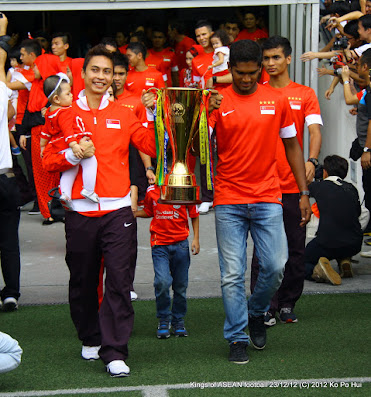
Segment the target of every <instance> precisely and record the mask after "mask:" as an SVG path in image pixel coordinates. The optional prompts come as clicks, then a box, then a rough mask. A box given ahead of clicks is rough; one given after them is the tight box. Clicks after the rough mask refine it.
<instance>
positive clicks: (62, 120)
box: [40, 76, 99, 209]
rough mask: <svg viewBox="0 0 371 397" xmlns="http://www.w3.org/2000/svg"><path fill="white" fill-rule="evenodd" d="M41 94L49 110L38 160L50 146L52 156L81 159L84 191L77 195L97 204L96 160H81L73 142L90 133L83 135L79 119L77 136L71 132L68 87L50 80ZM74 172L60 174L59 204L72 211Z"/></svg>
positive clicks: (56, 78)
mask: <svg viewBox="0 0 371 397" xmlns="http://www.w3.org/2000/svg"><path fill="white" fill-rule="evenodd" d="M44 93H45V95H46V96H47V98H48V101H49V102H50V103H51V106H50V107H49V108H48V109H47V111H46V113H45V126H44V129H43V131H42V132H41V136H42V138H41V139H40V148H41V157H42V153H43V151H44V149H45V146H46V145H47V144H48V143H49V144H50V145H53V147H54V150H55V152H56V153H59V152H64V151H66V150H72V152H73V154H74V155H75V156H76V157H77V158H79V159H81V161H80V165H81V166H82V168H83V181H84V187H83V189H82V190H81V195H82V196H83V197H85V198H86V199H88V200H90V201H92V202H94V203H98V202H99V197H98V195H97V194H96V193H95V192H94V189H95V180H96V176H97V159H96V157H95V156H92V157H89V158H87V159H83V156H84V154H83V151H82V148H81V147H80V145H79V144H78V143H77V139H79V140H80V139H81V138H83V137H84V136H90V135H91V133H90V132H86V131H85V128H84V125H83V122H82V120H81V119H80V118H76V124H77V127H78V129H79V130H80V132H78V133H76V131H74V130H73V123H74V120H73V115H72V112H71V105H72V99H73V97H72V93H71V86H70V84H69V83H68V81H67V80H66V79H64V78H63V76H50V77H48V78H47V79H46V80H45V82H44ZM68 147H69V148H68ZM78 168H79V167H78V166H76V167H72V168H70V169H69V170H67V171H64V172H63V173H62V176H61V180H60V190H61V197H60V201H61V202H62V204H63V205H64V206H65V207H66V208H67V209H73V208H72V204H71V191H72V186H73V183H74V181H75V178H76V175H77V172H78Z"/></svg>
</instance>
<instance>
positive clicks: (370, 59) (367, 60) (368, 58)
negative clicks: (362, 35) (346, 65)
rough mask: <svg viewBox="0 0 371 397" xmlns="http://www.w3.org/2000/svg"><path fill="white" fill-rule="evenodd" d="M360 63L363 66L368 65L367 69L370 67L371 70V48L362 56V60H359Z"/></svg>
mask: <svg viewBox="0 0 371 397" xmlns="http://www.w3.org/2000/svg"><path fill="white" fill-rule="evenodd" d="M359 63H360V64H361V65H367V67H368V68H369V69H371V48H369V49H368V50H366V51H365V52H364V53H363V54H362V56H361V58H360V60H359Z"/></svg>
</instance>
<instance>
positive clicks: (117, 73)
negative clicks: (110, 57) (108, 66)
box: [113, 66, 128, 91]
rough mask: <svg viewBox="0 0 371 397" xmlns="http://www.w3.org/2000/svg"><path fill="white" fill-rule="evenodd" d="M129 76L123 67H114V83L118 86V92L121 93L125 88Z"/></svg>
mask: <svg viewBox="0 0 371 397" xmlns="http://www.w3.org/2000/svg"><path fill="white" fill-rule="evenodd" d="M127 75H128V72H127V70H126V69H125V68H124V67H123V66H115V67H114V69H113V81H114V83H115V85H116V88H117V91H120V90H122V89H123V88H124V85H125V81H126V77H127Z"/></svg>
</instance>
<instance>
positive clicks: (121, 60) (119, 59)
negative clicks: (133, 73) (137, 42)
mask: <svg viewBox="0 0 371 397" xmlns="http://www.w3.org/2000/svg"><path fill="white" fill-rule="evenodd" d="M115 66H122V67H123V68H124V69H125V70H126V71H129V60H128V57H127V56H126V55H124V54H121V52H118V53H116V54H114V55H113V67H115Z"/></svg>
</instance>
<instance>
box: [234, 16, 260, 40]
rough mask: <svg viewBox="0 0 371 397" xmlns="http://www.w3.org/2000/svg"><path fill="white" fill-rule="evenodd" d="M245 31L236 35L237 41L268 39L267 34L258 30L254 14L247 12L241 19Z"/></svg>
mask: <svg viewBox="0 0 371 397" xmlns="http://www.w3.org/2000/svg"><path fill="white" fill-rule="evenodd" d="M243 24H244V26H245V29H243V30H241V32H240V33H239V34H238V36H237V38H236V41H237V40H255V41H256V40H259V39H263V38H265V37H268V34H267V32H265V31H264V30H263V29H259V28H258V24H257V20H256V16H255V14H253V13H252V12H247V13H246V14H245V16H244V18H243Z"/></svg>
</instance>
